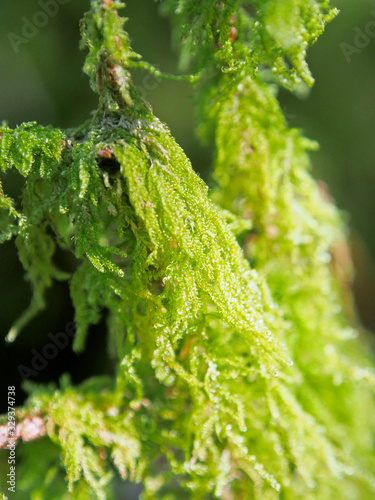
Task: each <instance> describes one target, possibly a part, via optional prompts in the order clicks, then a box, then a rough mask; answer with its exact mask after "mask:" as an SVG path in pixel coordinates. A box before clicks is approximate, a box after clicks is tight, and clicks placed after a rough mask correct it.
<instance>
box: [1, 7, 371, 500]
mask: <svg viewBox="0 0 375 500" xmlns="http://www.w3.org/2000/svg"><path fill="white" fill-rule="evenodd" d="M163 4H164V6H163V8H164V10H165V12H167V13H169V14H170V15H172V17H173V18H174V22H175V26H176V34H177V35H176V39H177V37H178V36H179V37H181V38H182V39H183V41H184V45H183V50H182V63H183V64H185V65H187V64H190V65H191V66H192V67H193V72H194V75H195V77H194V81H195V84H196V89H197V95H198V98H199V101H200V109H201V116H202V121H201V125H200V131H201V133H202V134H203V135H206V136H207V135H209V134H212V135H213V136H214V138H215V144H216V155H215V165H214V178H215V180H216V184H217V185H216V188H215V189H214V190H213V191H212V193H210V196H209V194H208V190H207V187H206V186H205V184H204V182H203V181H202V180H201V179H200V178H199V176H198V175H197V174H196V173H195V172H194V171H193V169H192V166H191V164H190V162H189V160H188V159H187V158H186V156H185V154H184V152H183V151H182V149H181V148H180V147H179V146H178V144H177V143H176V141H175V140H174V138H173V137H172V135H171V134H170V132H169V130H168V128H167V127H166V125H164V124H163V123H161V122H160V121H159V120H158V119H157V118H156V117H155V116H154V115H153V114H152V112H151V110H150V108H149V106H148V105H147V103H145V102H144V101H143V100H142V99H141V97H140V96H139V95H138V94H137V92H136V90H135V88H134V87H133V84H132V81H131V69H132V68H133V67H137V66H138V67H143V68H145V69H148V70H150V71H156V70H154V69H153V68H152V67H151V66H150V65H148V64H146V63H144V62H143V61H141V59H140V56H138V55H137V54H135V53H134V52H133V51H132V50H131V48H130V46H129V42H128V36H127V34H126V32H125V31H124V30H123V28H122V24H123V21H122V19H121V18H120V17H119V15H118V13H117V9H118V8H120V7H122V5H121V4H120V3H118V2H112V1H111V0H107V1H99V0H93V1H92V3H91V10H90V11H89V12H88V14H87V15H86V16H85V18H84V21H83V23H82V38H83V44H84V45H85V46H86V47H88V49H89V55H88V57H87V60H86V64H85V71H86V72H87V73H88V75H89V77H90V82H91V85H92V87H93V88H94V90H96V91H97V92H98V94H99V106H98V110H97V112H96V113H95V115H94V116H93V118H92V120H90V121H88V122H87V123H85V124H84V125H82V126H81V127H79V128H78V129H74V130H67V131H60V130H55V129H52V128H48V127H47V128H43V127H39V126H37V125H36V124H34V123H31V124H24V125H21V126H20V127H17V128H16V129H15V130H10V129H9V128H8V127H7V126H6V125H3V126H2V128H1V130H0V136H1V137H0V148H1V168H2V170H3V171H6V170H8V169H10V168H15V169H17V170H18V172H19V173H20V174H21V175H22V176H24V177H25V187H24V190H23V195H22V202H21V203H20V204H19V205H20V206H18V204H17V203H16V202H15V201H14V200H12V199H11V198H9V197H8V196H6V195H5V194H4V193H3V192H2V191H1V206H2V208H3V209H4V210H2V211H1V217H2V219H1V227H2V228H3V229H4V231H3V233H2V234H3V236H2V238H3V239H9V238H11V237H13V236H16V244H17V247H18V249H19V253H20V259H21V261H22V263H23V265H24V267H25V270H26V272H27V275H28V278H29V279H30V281H31V283H32V285H33V290H34V299H33V302H32V304H31V306H30V309H29V310H27V311H26V313H25V314H24V315H23V316H22V317H21V318H20V319H19V320H18V322H16V324H15V325H14V327H13V329H12V330H11V332H10V334H9V337H8V339H9V340H14V339H15V337H16V336H17V334H18V332H19V330H20V328H21V327H22V325H23V324H24V322H25V321H27V320H29V318H30V317H31V316H32V315H33V314H35V313H36V312H37V311H39V310H40V309H41V307H43V305H44V302H43V297H44V292H45V290H46V288H47V287H48V286H50V284H51V282H52V280H53V279H66V278H69V279H70V287H71V295H72V300H73V304H74V306H75V311H76V318H75V319H76V325H77V331H76V335H75V340H74V348H75V349H76V350H77V351H80V350H82V349H84V347H85V341H86V337H87V334H88V328H89V326H90V325H92V324H95V323H97V322H98V321H99V319H100V318H101V316H102V311H103V309H104V308H105V309H106V310H108V318H109V322H108V325H109V326H108V329H109V335H110V339H111V351H112V354H113V356H114V357H115V359H116V362H117V375H116V379H115V380H110V379H109V380H107V379H93V380H90V381H88V382H87V383H86V384H83V385H82V386H80V387H75V388H74V387H72V386H71V384H70V383H69V382H68V381H67V380H66V379H64V380H63V381H62V384H61V387H60V388H59V389H57V388H56V387H49V388H43V387H34V386H30V392H31V394H30V398H29V400H28V402H27V403H26V405H25V407H24V408H20V409H18V410H17V416H18V419H19V420H22V419H23V418H30V417H32V416H35V415H37V416H38V417H39V418H41V419H42V421H43V422H44V424H43V425H44V426H45V433H46V434H47V436H46V437H44V438H43V439H41V440H40V441H35V442H33V443H28V444H26V445H22V455H23V460H22V462H23V465H22V464H21V467H22V468H23V469H24V472H23V479H22V480H21V481H20V484H19V495H20V498H30V495H32V498H52V497H53V498H56V499H57V498H61V499H63V498H77V499H86V498H94V497H97V498H100V499H105V498H108V499H109V498H115V493H114V490H113V486H114V480H113V477H114V475H115V474H117V475H118V476H120V477H122V478H123V479H126V478H129V479H131V480H132V481H136V482H142V483H143V486H144V491H143V494H142V495H143V496H142V498H145V499H147V498H150V499H151V498H152V499H153V498H163V499H174V498H176V499H177V498H178V499H180V498H194V499H202V498H207V499H208V498H223V499H230V498H243V499H251V498H254V499H262V500H263V499H277V498H283V499H294V498H311V499H313V498H317V499H319V500H322V499H325V498H326V499H329V498H332V497H333V496H334V495H337V496H339V497H340V498H348V499H349V498H350V499H353V498H361V499H362V498H371V496H372V495H373V493H374V489H375V481H374V478H373V476H372V475H371V471H372V469H373V465H374V463H373V462H374V458H373V443H372V438H373V433H374V424H373V422H372V419H371V415H372V413H373V411H374V397H373V389H374V370H373V365H372V364H371V360H370V359H368V358H369V355H368V353H367V352H366V350H365V348H364V347H363V346H362V344H361V343H360V342H359V341H358V339H357V338H356V337H357V334H356V332H355V330H354V329H353V327H352V318H350V317H348V316H349V314H348V311H349V312H350V302H348V301H347V300H346V301H345V300H344V299H345V298H346V297H347V291H346V287H345V286H344V285H345V284H344V283H343V278H342V277H344V281H345V279H346V274H345V272H346V271H344V272H341V269H340V273H337V266H336V267H334V266H332V265H330V261H332V255H334V245H335V244H336V245H337V244H338V243H337V242H339V243H340V244H344V243H343V236H342V234H343V224H342V222H341V220H340V216H339V214H338V212H337V210H336V209H335V208H334V206H333V205H332V203H331V202H329V201H327V200H326V199H324V197H323V196H322V191H321V189H319V186H318V185H317V184H316V182H315V181H314V180H313V178H312V177H311V176H310V174H309V172H308V168H309V162H308V157H307V153H306V151H308V150H309V149H311V148H312V147H313V144H312V143H311V142H309V141H307V140H306V139H305V138H303V137H302V135H301V133H300V132H299V131H297V130H291V129H288V127H287V125H286V123H285V120H284V118H283V116H282V113H281V112H280V110H279V106H278V103H277V99H276V91H275V88H276V87H275V86H276V85H277V84H281V85H285V86H287V87H288V88H291V89H295V90H299V89H300V88H301V85H303V82H305V83H308V84H310V83H311V82H312V79H311V76H310V74H309V72H308V68H307V66H306V63H305V51H306V47H307V46H308V45H309V44H311V43H312V42H313V41H315V39H316V37H317V36H318V35H319V34H320V33H321V31H322V30H323V27H324V25H325V23H326V22H327V21H328V20H330V19H331V18H332V17H333V15H334V11H332V10H329V8H328V2H315V1H312V0H310V1H308V2H302V1H298V0H285V1H284V0H283V1H279V2H275V1H264V2H253V3H246V2H239V1H231V2H221V3H217V2H212V1H209V0H205V1H203V2H198V3H197V2H192V1H189V0H186V1H179V2H176V1H165V2H164V3H163ZM236 238H238V241H239V242H240V243H241V245H240V244H239V243H238V241H237V239H236ZM56 246H60V247H62V248H64V249H66V250H69V251H70V252H72V253H73V254H74V255H75V257H76V258H77V261H78V264H77V269H76V271H75V272H74V273H73V275H72V276H69V277H67V276H65V275H64V274H62V273H61V272H60V271H59V270H58V269H57V268H56V266H55V264H54V263H53V255H54V252H55V249H56ZM348 304H349V306H348ZM353 408H356V409H357V411H356V412H354V411H353ZM41 451H42V462H41V463H42V464H43V469H42V468H40V469H39V468H38V469H34V468H32V469H31V468H30V467H29V464H30V463H33V461H34V460H36V457H37V456H38V457H39V456H40V454H41ZM59 457H62V465H63V467H62V466H61V465H60V462H59ZM63 469H65V471H66V472H65V473H66V480H67V486H66V485H65V482H64V480H63ZM67 491H68V492H67ZM22 495H24V496H22Z"/></svg>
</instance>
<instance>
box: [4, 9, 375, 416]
mask: <svg viewBox="0 0 375 500" xmlns="http://www.w3.org/2000/svg"><path fill="white" fill-rule="evenodd" d="M45 1H47V0H41V3H45ZM64 1H65V4H64V5H60V6H59V11H58V12H57V13H56V15H54V16H50V18H49V19H48V22H47V24H46V25H45V26H44V27H40V28H39V29H38V30H37V33H36V34H35V36H33V37H32V38H31V39H30V40H29V41H28V43H21V44H20V45H18V46H17V49H18V50H15V49H14V46H15V45H17V40H16V38H15V37H14V35H17V36H22V29H24V26H25V22H26V23H27V20H31V19H33V16H35V14H36V13H37V12H40V11H41V7H40V2H38V1H34V0H13V1H12V2H4V1H1V2H0V120H6V121H7V122H8V123H9V124H10V125H11V126H15V125H17V124H20V123H22V122H24V121H34V120H35V121H38V122H39V123H41V124H52V125H54V126H57V127H62V128H66V127H71V126H75V125H78V124H80V123H81V122H82V121H83V120H85V119H86V118H87V117H88V116H89V115H90V112H91V111H92V110H93V109H94V108H95V106H96V101H97V99H96V96H95V95H94V94H93V93H92V92H91V90H90V89H89V87H88V80H87V77H86V76H85V75H84V74H83V73H82V72H81V66H82V63H83V60H84V53H83V52H81V51H79V50H78V43H79V20H80V18H81V17H82V14H83V12H84V11H85V10H87V8H88V4H89V1H88V0H82V1H78V0H70V1H69V0H64ZM337 6H338V7H339V8H340V10H341V14H340V15H339V17H338V18H337V19H336V20H335V21H333V22H332V23H331V24H330V25H329V26H328V28H327V30H326V33H325V34H324V35H323V36H322V38H321V39H320V40H319V42H318V43H317V45H316V46H314V47H313V48H311V49H310V51H309V57H308V60H309V63H310V66H311V69H312V72H313V74H314V76H315V77H316V82H317V83H316V85H315V87H314V88H313V89H312V91H311V93H310V95H309V96H307V97H306V98H304V99H297V98H296V97H294V96H292V95H290V94H288V93H287V92H284V91H283V92H281V93H280V100H281V104H282V107H283V109H284V112H285V114H286V115H287V117H288V120H289V123H290V125H291V126H294V127H299V128H302V129H303V130H304V131H305V134H306V135H307V136H308V137H310V138H313V139H316V140H317V141H318V142H319V143H320V145H321V148H320V150H319V151H318V152H316V153H314V154H313V157H312V160H313V165H314V175H316V177H318V178H320V179H323V180H324V181H325V182H326V183H327V184H328V186H329V189H330V191H331V193H332V195H333V196H334V198H335V199H336V201H337V203H338V205H339V206H340V207H341V208H342V209H343V210H344V211H345V214H346V217H347V219H348V221H349V224H350V227H351V228H352V234H353V236H352V239H353V253H354V259H355V263H356V268H357V278H356V280H355V283H354V289H355V293H356V300H357V307H358V310H359V313H360V315H361V318H362V321H363V323H364V324H365V325H366V326H367V327H368V328H370V329H373V330H375V308H374V307H373V304H374V301H375V286H374V285H375V270H374V266H373V261H374V258H375V221H374V216H375V196H374V190H375V164H374V163H375V140H374V139H375V138H374V133H375V29H374V26H375V1H373V2H371V1H366V0H356V1H355V2H353V1H351V0H342V1H338V2H337ZM125 13H126V15H127V17H129V22H128V24H127V29H128V31H129V33H130V35H131V38H132V41H133V47H134V49H135V50H136V51H137V52H139V53H140V54H142V55H143V56H144V58H145V59H146V60H148V61H150V62H152V63H153V64H155V65H156V66H157V67H159V68H160V69H161V70H163V71H166V72H173V73H176V72H177V71H178V67H177V66H178V65H177V55H176V53H175V52H174V51H173V49H171V44H170V39H171V33H170V26H169V23H168V21H167V20H166V19H164V18H162V17H161V16H160V15H159V12H158V4H157V3H155V2H154V1H153V0H132V1H129V2H128V5H127V9H126V11H125ZM371 21H374V23H373V26H372V32H373V33H374V36H371V37H368V38H367V39H365V40H362V41H361V42H362V44H361V45H362V48H361V49H357V48H356V47H355V45H354V43H355V36H356V33H358V32H359V31H358V30H365V29H366V27H367V26H368V23H369V22H371ZM12 34H13V35H12ZM11 40H13V45H12V42H11ZM18 41H19V40H18ZM343 43H346V44H349V45H350V46H352V47H354V48H355V52H354V53H352V54H351V61H350V62H348V60H347V59H348V54H347V55H346V57H345V55H344V53H343V46H342V44H343ZM345 48H346V51H347V52H348V51H349V52H351V49H350V48H348V46H345ZM135 78H136V83H137V85H138V87H139V89H140V91H141V92H142V93H143V95H144V96H145V97H146V98H147V99H148V100H149V102H150V103H151V104H152V106H153V109H154V111H155V113H156V115H158V116H159V117H160V118H161V119H162V120H164V121H165V122H166V123H167V124H168V125H169V127H170V128H171V130H172V132H173V134H174V135H175V136H176V137H177V140H178V141H179V142H180V144H181V145H182V146H183V147H184V149H185V150H186V152H187V154H188V156H189V157H190V159H191V160H192V163H193V166H194V168H195V169H196V170H197V171H199V172H200V173H201V175H202V176H203V177H204V178H206V179H207V180H208V179H209V177H208V175H209V171H210V166H211V160H212V151H211V150H210V148H209V147H206V148H203V147H202V146H201V145H200V144H199V142H198V139H197V138H196V136H195V133H194V128H195V125H196V114H195V107H194V100H193V98H192V92H191V88H190V86H189V84H187V83H183V82H170V81H169V82H168V81H164V82H158V81H156V80H155V79H154V78H151V77H148V76H146V75H144V74H141V73H139V74H138V73H137V74H136V75H135ZM8 182H9V184H10V181H8ZM5 185H7V179H5ZM59 259H60V260H59V264H60V265H61V266H62V267H64V259H65V256H64V255H60V256H59ZM29 300H30V289H29V286H28V284H27V282H25V280H24V278H23V272H22V268H21V266H20V264H19V263H18V259H17V255H16V252H15V248H14V244H13V242H7V243H6V244H4V245H3V246H1V247H0V309H1V310H0V325H1V333H2V337H4V336H5V335H6V333H7V331H8V329H9V327H10V326H11V324H12V322H13V321H14V320H15V319H16V318H17V316H18V315H19V314H20V312H21V311H23V309H24V308H25V307H26V306H27V304H28V302H29ZM72 319H73V310H72V307H71V304H70V299H69V290H68V285H67V283H56V284H55V285H54V287H53V288H52V289H51V290H50V292H49V294H48V299H47V309H46V311H45V312H43V313H42V314H40V315H39V316H38V317H37V318H35V320H34V321H32V323H30V325H28V326H27V327H26V328H25V330H24V331H23V332H22V338H19V339H18V340H17V341H16V342H15V343H14V344H11V345H8V344H4V343H3V344H2V347H1V362H0V370H1V381H2V383H3V384H4V385H16V386H17V391H18V396H17V404H21V403H22V400H23V398H24V393H23V392H22V390H21V388H20V375H19V372H18V370H17V367H18V366H19V364H23V365H24V366H26V367H28V366H30V362H31V359H32V357H33V351H32V349H36V350H37V351H40V350H41V349H42V347H43V346H44V345H45V343H46V340H47V334H48V333H49V332H51V333H53V334H55V333H57V332H59V331H61V330H63V329H64V327H65V325H66V324H67V322H69V321H71V320H72ZM105 347H106V335H105V321H104V320H103V322H102V323H101V324H100V325H98V326H97V327H95V328H93V329H92V332H91V335H90V337H89V341H88V349H87V351H86V352H85V353H83V354H81V355H79V356H78V355H76V354H74V353H72V352H71V350H70V349H69V348H67V349H65V350H64V351H63V352H61V353H60V355H59V356H58V357H57V358H56V359H55V360H53V361H51V362H50V363H49V364H48V366H47V367H46V368H45V369H43V370H42V371H41V372H40V373H39V374H38V375H37V376H35V377H33V378H32V379H33V380H34V381H36V382H47V381H51V380H55V381H56V380H57V379H58V378H59V376H60V375H61V374H62V373H64V372H66V371H70V372H71V373H72V378H73V381H74V382H76V383H77V382H79V381H81V380H83V379H85V378H86V377H87V376H89V375H91V374H100V373H111V370H112V363H111V362H110V360H109V359H108V358H107V356H106V354H105V352H106V351H105ZM2 394H5V392H2ZM1 404H3V406H2V409H3V407H4V404H5V396H4V398H3V401H2V402H1Z"/></svg>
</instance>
